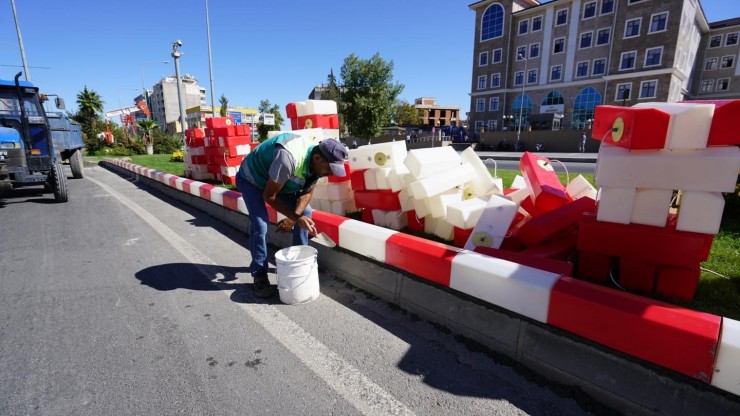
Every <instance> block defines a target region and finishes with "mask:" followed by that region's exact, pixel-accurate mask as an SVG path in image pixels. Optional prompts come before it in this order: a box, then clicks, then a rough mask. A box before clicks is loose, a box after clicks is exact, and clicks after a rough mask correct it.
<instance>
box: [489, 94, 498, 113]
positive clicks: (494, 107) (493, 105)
mask: <svg viewBox="0 0 740 416" xmlns="http://www.w3.org/2000/svg"><path fill="white" fill-rule="evenodd" d="M488 111H498V97H491V99H490V100H488Z"/></svg>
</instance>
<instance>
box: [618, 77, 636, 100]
mask: <svg viewBox="0 0 740 416" xmlns="http://www.w3.org/2000/svg"><path fill="white" fill-rule="evenodd" d="M631 91H632V83H631V82H630V83H627V84H617V93H616V94H615V95H614V101H625V100H629V99H630V96H631Z"/></svg>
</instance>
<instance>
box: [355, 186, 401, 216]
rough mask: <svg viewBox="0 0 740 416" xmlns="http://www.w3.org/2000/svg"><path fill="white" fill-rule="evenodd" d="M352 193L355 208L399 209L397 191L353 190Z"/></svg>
mask: <svg viewBox="0 0 740 416" xmlns="http://www.w3.org/2000/svg"><path fill="white" fill-rule="evenodd" d="M354 194H355V205H356V206H357V208H366V209H382V210H383V211H397V210H399V209H401V202H400V201H399V200H398V192H393V191H387V190H378V191H354Z"/></svg>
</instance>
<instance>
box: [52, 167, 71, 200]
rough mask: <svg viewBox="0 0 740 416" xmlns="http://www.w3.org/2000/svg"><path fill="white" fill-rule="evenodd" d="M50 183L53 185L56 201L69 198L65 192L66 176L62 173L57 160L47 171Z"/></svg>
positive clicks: (62, 170)
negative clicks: (49, 170)
mask: <svg viewBox="0 0 740 416" xmlns="http://www.w3.org/2000/svg"><path fill="white" fill-rule="evenodd" d="M49 176H50V178H49V179H50V182H51V185H52V186H53V187H54V199H55V200H56V201H57V202H67V201H68V200H69V194H68V193H67V176H65V174H64V168H63V167H62V164H61V163H59V162H56V163H54V166H52V168H51V172H49Z"/></svg>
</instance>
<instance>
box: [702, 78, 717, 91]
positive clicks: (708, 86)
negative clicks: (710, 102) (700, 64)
mask: <svg viewBox="0 0 740 416" xmlns="http://www.w3.org/2000/svg"><path fill="white" fill-rule="evenodd" d="M713 87H714V80H713V79H708V80H705V81H702V82H701V92H711V91H712V88H713Z"/></svg>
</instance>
